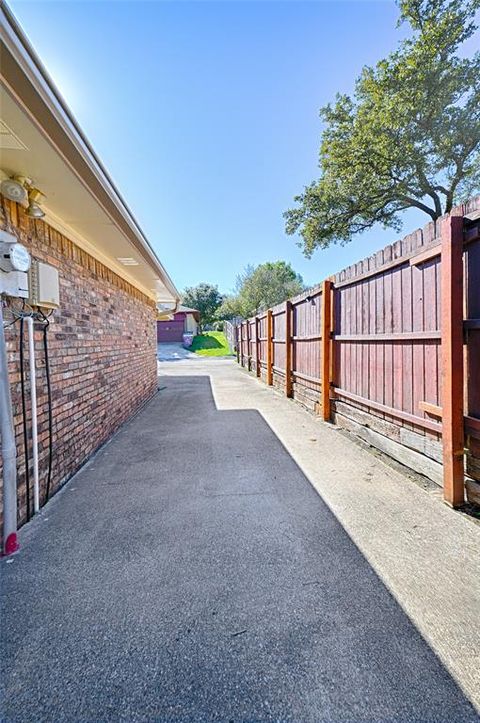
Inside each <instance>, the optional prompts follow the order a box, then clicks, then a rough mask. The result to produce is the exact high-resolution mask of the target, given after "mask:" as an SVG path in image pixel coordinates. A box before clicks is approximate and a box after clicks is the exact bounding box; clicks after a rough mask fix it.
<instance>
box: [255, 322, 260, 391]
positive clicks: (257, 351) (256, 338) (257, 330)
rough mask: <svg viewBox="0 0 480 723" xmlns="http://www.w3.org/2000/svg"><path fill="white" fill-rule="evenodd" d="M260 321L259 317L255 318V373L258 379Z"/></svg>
mask: <svg viewBox="0 0 480 723" xmlns="http://www.w3.org/2000/svg"><path fill="white" fill-rule="evenodd" d="M259 327H260V319H259V318H258V316H256V317H255V373H256V375H257V377H259V376H260V334H259Z"/></svg>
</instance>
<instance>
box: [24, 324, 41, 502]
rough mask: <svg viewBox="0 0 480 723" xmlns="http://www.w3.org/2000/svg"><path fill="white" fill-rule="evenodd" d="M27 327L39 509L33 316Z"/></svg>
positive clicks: (34, 474)
mask: <svg viewBox="0 0 480 723" xmlns="http://www.w3.org/2000/svg"><path fill="white" fill-rule="evenodd" d="M27 327H28V363H29V372H30V401H31V404H32V454H33V509H34V512H35V513H37V512H38V511H39V509H40V492H39V482H38V426H37V380H36V373H35V337H34V329H33V318H32V317H31V316H27Z"/></svg>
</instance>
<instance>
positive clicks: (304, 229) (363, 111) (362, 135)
mask: <svg viewBox="0 0 480 723" xmlns="http://www.w3.org/2000/svg"><path fill="white" fill-rule="evenodd" d="M398 5H399V8H400V20H399V22H408V23H409V24H410V26H411V30H412V33H411V35H410V37H408V38H407V39H406V40H404V41H403V42H401V43H400V46H399V48H398V50H397V51H395V52H393V53H392V54H391V55H389V56H388V57H387V58H386V59H385V60H381V61H380V62H379V63H377V65H376V66H375V67H374V68H371V67H365V68H364V69H363V71H362V73H361V75H360V77H359V78H358V80H357V82H356V86H355V93H354V96H353V98H352V97H350V96H348V95H337V97H336V101H335V103H333V104H329V105H327V106H326V107H324V108H322V109H321V111H320V113H321V117H322V119H323V121H324V123H325V127H324V131H323V135H322V141H321V147H320V160H319V166H320V178H319V180H317V181H315V182H313V183H312V184H311V185H309V186H307V187H306V188H305V190H304V192H303V193H302V194H301V195H299V196H297V197H296V198H295V201H296V202H297V203H298V205H297V207H295V208H293V209H291V210H289V211H287V212H286V213H285V214H284V215H285V218H286V230H287V233H289V234H294V233H296V232H299V233H300V235H301V237H302V243H301V244H300V245H301V246H303V251H304V253H305V255H306V256H310V255H311V254H312V252H313V251H314V249H315V248H317V247H320V248H325V247H327V246H328V245H329V244H331V243H337V242H340V243H346V242H348V241H351V239H352V237H353V236H354V235H355V234H357V233H359V232H361V231H364V230H366V229H368V228H370V227H372V226H373V225H374V224H376V223H380V224H382V225H383V226H384V227H385V228H387V227H390V228H393V229H395V230H399V229H400V228H401V221H400V215H399V214H401V212H402V211H404V210H405V209H407V208H418V209H421V210H422V211H424V212H425V213H426V214H427V215H428V216H429V217H430V218H431V219H433V220H436V219H437V218H439V217H440V216H441V215H442V214H443V213H447V212H448V211H450V210H451V208H452V206H453V205H454V204H455V203H457V202H461V201H462V200H464V199H466V198H467V197H468V196H469V195H470V194H471V193H473V192H475V191H476V190H478V189H479V188H480V52H476V53H474V54H473V55H472V56H471V57H467V55H466V54H465V53H464V52H463V55H462V51H463V48H462V49H460V46H461V45H462V44H463V43H464V41H465V40H467V39H468V38H470V37H471V36H472V35H473V34H474V33H475V32H476V30H477V27H476V25H475V22H474V20H475V12H476V10H477V9H478V8H479V7H480V0H463V1H462V0H399V2H398Z"/></svg>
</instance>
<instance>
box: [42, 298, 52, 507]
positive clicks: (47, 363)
mask: <svg viewBox="0 0 480 723" xmlns="http://www.w3.org/2000/svg"><path fill="white" fill-rule="evenodd" d="M40 313H41V315H42V316H43V319H44V327H43V349H44V353H45V376H46V380H47V397H48V477H47V487H46V490H45V502H44V504H45V503H46V502H48V497H49V494H50V484H51V480H52V460H53V411H52V386H51V383H50V361H49V358H48V336H47V334H48V327H49V326H50V322H49V320H48V316H45V314H44V313H43V311H40ZM50 315H51V314H50ZM50 315H49V316H50Z"/></svg>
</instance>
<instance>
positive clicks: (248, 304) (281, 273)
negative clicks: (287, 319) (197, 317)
mask: <svg viewBox="0 0 480 723" xmlns="http://www.w3.org/2000/svg"><path fill="white" fill-rule="evenodd" d="M303 289H304V284H303V279H302V277H301V276H300V274H297V273H296V272H295V271H294V270H293V269H292V267H291V265H290V264H289V263H287V262H286V261H267V262H266V263H264V264H260V265H259V266H257V267H254V266H247V267H246V269H245V270H244V271H243V273H241V274H240V275H239V276H238V277H237V283H236V291H235V294H233V295H232V296H229V297H227V298H226V299H225V301H224V303H223V304H222V306H221V307H220V309H219V311H218V315H219V317H220V316H221V317H222V318H224V319H228V318H233V317H236V316H242V317H244V318H246V317H248V316H252V315H253V314H257V313H258V312H259V311H261V310H263V309H267V308H268V307H269V306H274V305H275V304H280V303H281V302H282V301H285V299H288V298H289V297H290V296H295V294H299V293H300V292H301V291H303Z"/></svg>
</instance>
